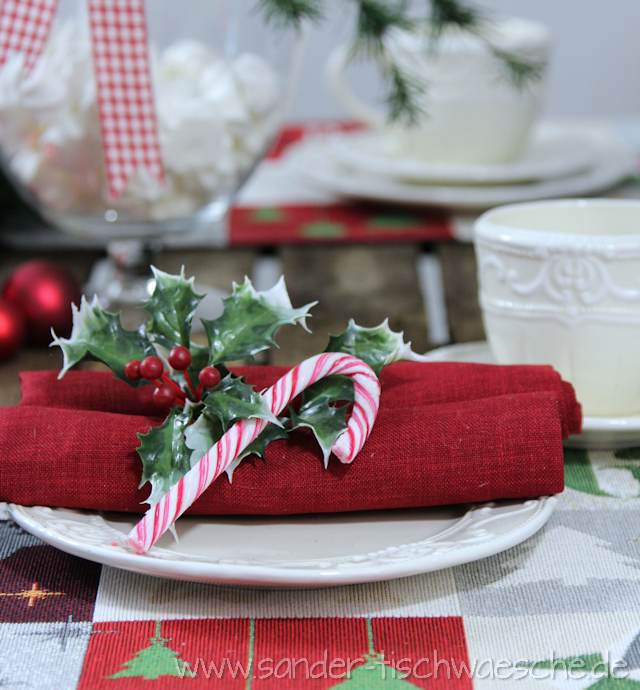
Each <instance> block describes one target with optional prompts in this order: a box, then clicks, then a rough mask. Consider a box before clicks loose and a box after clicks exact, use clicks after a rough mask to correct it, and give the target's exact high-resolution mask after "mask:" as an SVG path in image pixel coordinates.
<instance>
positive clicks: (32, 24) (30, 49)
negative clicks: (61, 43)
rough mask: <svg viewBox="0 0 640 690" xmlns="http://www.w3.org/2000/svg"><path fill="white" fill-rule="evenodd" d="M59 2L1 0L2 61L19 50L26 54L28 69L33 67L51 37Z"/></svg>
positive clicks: (0, 41)
mask: <svg viewBox="0 0 640 690" xmlns="http://www.w3.org/2000/svg"><path fill="white" fill-rule="evenodd" d="M57 6H58V1H57V0H2V1H1V2H0V65H4V63H5V62H6V61H7V60H8V59H9V56H10V55H12V54H14V53H19V54H22V55H23V56H24V66H25V69H26V70H27V71H31V70H32V69H33V67H34V66H35V64H36V62H37V61H38V58H39V57H40V54H41V53H42V51H43V49H44V46H45V43H46V42H47V38H48V37H49V31H50V30H51V24H52V23H53V18H54V16H55V13H56V8H57Z"/></svg>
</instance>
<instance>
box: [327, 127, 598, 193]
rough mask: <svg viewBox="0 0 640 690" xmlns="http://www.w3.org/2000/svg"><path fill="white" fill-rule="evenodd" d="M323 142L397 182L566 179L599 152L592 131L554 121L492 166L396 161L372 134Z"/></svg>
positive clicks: (352, 164)
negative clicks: (516, 153) (515, 155)
mask: <svg viewBox="0 0 640 690" xmlns="http://www.w3.org/2000/svg"><path fill="white" fill-rule="evenodd" d="M326 141H327V145H328V151H329V154H330V155H331V156H332V157H333V159H334V160H335V161H336V162H337V163H338V164H339V165H343V166H345V167H347V168H352V169H354V170H356V171H361V172H365V173H367V172H368V173H372V174H374V175H379V176H381V177H392V178H396V179H399V180H415V181H419V182H446V183H454V184H496V183H507V184H509V183H514V182H526V181H530V180H548V179H552V178H555V177H566V176H567V175H571V174H573V173H576V172H579V171H580V170H585V169H586V168H589V167H593V164H594V163H595V161H596V158H597V152H598V141H597V139H596V140H594V136H593V131H592V130H591V129H589V128H587V129H584V128H582V129H581V128H580V127H578V128H576V127H575V126H573V125H570V124H554V123H544V124H542V125H541V126H540V127H539V128H538V130H537V132H536V133H535V135H534V137H533V139H532V141H531V143H530V145H529V147H528V149H527V150H526V151H525V153H524V155H523V156H522V157H521V158H520V159H519V160H517V161H514V162H513V163H504V164H495V165H438V164H434V163H429V162H428V161H424V160H419V159H411V158H400V157H398V156H397V155H394V153H393V151H392V150H391V147H390V144H389V142H388V141H387V139H386V138H385V137H384V136H382V135H381V134H380V133H378V132H375V131H366V132H342V133H339V134H333V135H331V136H329V137H327V139H326Z"/></svg>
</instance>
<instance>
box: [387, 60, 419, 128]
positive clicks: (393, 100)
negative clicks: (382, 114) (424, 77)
mask: <svg viewBox="0 0 640 690" xmlns="http://www.w3.org/2000/svg"><path fill="white" fill-rule="evenodd" d="M387 73H388V74H387V76H388V79H389V82H390V87H389V93H388V94H387V97H386V99H385V100H386V104H387V109H388V117H389V120H390V121H391V122H405V123H406V124H410V125H413V124H415V123H416V122H417V121H418V120H419V119H420V117H421V116H422V115H424V110H423V108H422V105H421V101H420V96H422V95H423V94H424V88H423V86H422V84H420V83H419V82H417V81H416V80H414V79H412V78H411V77H410V76H408V75H407V74H405V73H404V72H403V71H402V70H401V69H399V68H398V67H397V65H391V66H390V67H389V68H388V70H387Z"/></svg>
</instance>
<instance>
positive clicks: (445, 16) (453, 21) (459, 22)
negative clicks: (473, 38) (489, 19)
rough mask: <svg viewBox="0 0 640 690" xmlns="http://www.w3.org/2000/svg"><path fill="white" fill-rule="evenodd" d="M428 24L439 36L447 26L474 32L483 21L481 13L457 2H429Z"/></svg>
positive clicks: (437, 0)
mask: <svg viewBox="0 0 640 690" xmlns="http://www.w3.org/2000/svg"><path fill="white" fill-rule="evenodd" d="M429 4H430V5H431V17H430V24H431V28H432V30H433V33H434V35H436V36H439V35H440V34H441V33H442V32H443V31H444V30H445V29H446V28H448V27H449V26H452V27H457V28H458V29H462V30H464V31H476V30H477V29H478V27H479V26H480V25H481V23H482V21H483V15H482V12H480V11H479V10H478V9H476V8H474V7H470V6H469V5H467V4H465V3H463V2H459V1H458V0H430V3H429Z"/></svg>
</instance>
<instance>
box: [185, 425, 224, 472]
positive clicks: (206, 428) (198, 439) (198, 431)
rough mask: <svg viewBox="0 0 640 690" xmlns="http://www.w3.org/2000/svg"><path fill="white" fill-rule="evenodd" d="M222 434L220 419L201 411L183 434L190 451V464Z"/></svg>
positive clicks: (198, 458)
mask: <svg viewBox="0 0 640 690" xmlns="http://www.w3.org/2000/svg"><path fill="white" fill-rule="evenodd" d="M222 434H224V429H223V428H222V424H221V423H220V420H219V419H217V418H215V417H210V416H209V415H208V414H206V413H202V414H201V415H200V416H199V417H198V419H196V421H195V422H194V423H193V424H190V425H189V426H188V427H187V428H186V430H185V434H184V440H185V443H186V445H187V448H189V449H190V450H191V451H192V452H191V466H193V465H195V464H196V462H198V460H200V458H201V457H202V456H203V455H204V454H205V453H206V452H207V451H208V450H209V448H211V447H212V446H213V444H214V443H216V442H217V441H218V440H219V439H220V437H221V436H222Z"/></svg>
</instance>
